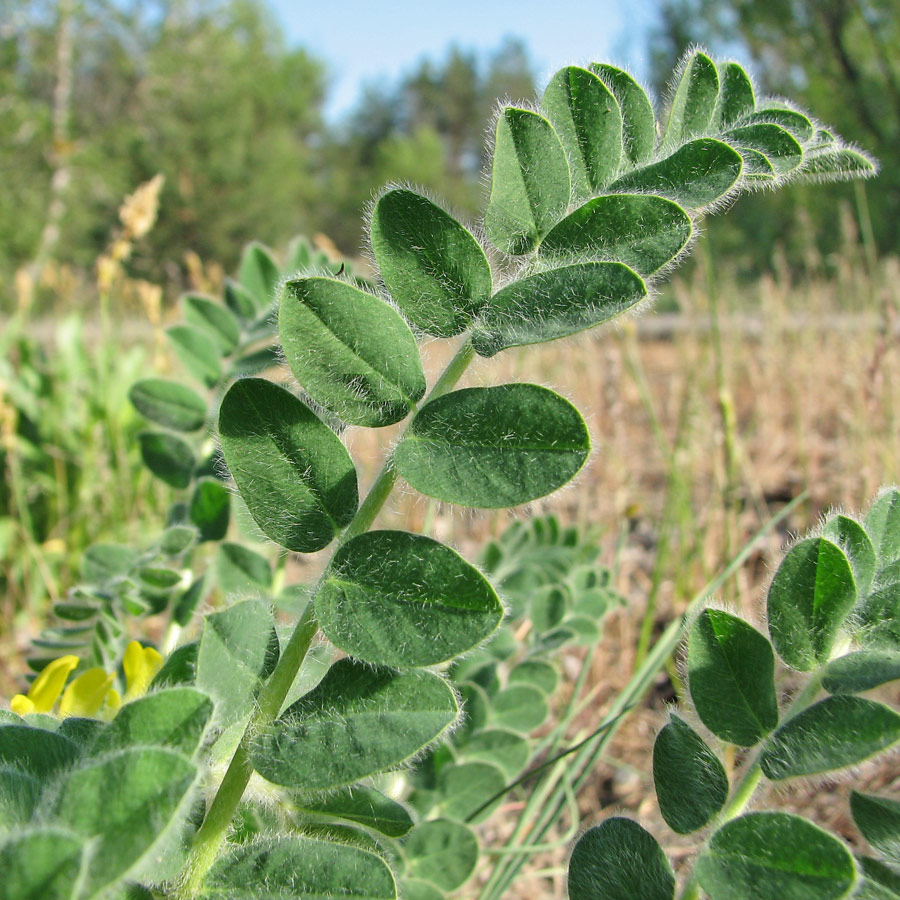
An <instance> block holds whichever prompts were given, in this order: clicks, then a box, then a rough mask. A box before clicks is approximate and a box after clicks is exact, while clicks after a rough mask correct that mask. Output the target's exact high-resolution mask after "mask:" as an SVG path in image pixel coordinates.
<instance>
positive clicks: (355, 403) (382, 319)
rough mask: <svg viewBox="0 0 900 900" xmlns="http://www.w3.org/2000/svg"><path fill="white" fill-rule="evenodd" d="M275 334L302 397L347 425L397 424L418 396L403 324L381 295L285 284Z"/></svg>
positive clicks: (421, 382) (327, 283)
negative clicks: (276, 333) (301, 389)
mask: <svg viewBox="0 0 900 900" xmlns="http://www.w3.org/2000/svg"><path fill="white" fill-rule="evenodd" d="M278 331H279V334H280V335H281V346H282V348H283V349H284V355H285V358H286V359H287V361H288V365H289V366H290V367H291V371H292V372H293V373H294V375H295V376H296V378H297V380H298V381H299V382H300V384H302V385H303V387H304V388H305V389H306V391H307V393H308V394H309V395H310V396H311V397H312V398H313V400H315V401H316V402H317V403H320V404H321V405H322V406H324V407H325V408H326V409H328V410H331V412H333V413H335V415H337V416H339V417H340V418H341V419H343V420H344V421H345V422H349V423H350V424H352V425H365V426H368V427H371V428H378V427H381V426H383V425H391V424H393V423H394V422H399V421H400V420H401V419H404V418H406V416H407V415H409V411H410V410H411V409H412V408H413V407H414V406H415V404H416V401H418V400H420V399H421V397H422V395H423V394H424V393H425V373H424V372H423V371H422V361H421V359H420V358H419V349H418V347H417V346H416V340H415V338H414V337H413V334H412V332H411V331H410V330H409V326H408V325H407V324H406V322H404V321H403V318H402V317H401V315H400V314H399V313H398V312H397V311H396V310H395V309H394V308H393V307H391V306H389V305H388V304H387V303H385V302H384V301H383V300H382V299H381V298H380V297H376V296H374V295H373V294H369V293H367V292H366V291H361V290H360V289H359V288H356V287H353V285H350V284H347V283H346V282H343V281H338V280H336V279H334V278H298V279H296V280H294V281H289V282H287V284H285V286H284V289H283V290H282V293H281V305H280V307H279V311H278Z"/></svg>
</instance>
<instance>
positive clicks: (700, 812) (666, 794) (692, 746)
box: [653, 715, 728, 834]
mask: <svg viewBox="0 0 900 900" xmlns="http://www.w3.org/2000/svg"><path fill="white" fill-rule="evenodd" d="M653 781H654V783H655V785H656V797H657V799H658V800H659V810H660V812H661V813H662V816H663V818H664V819H665V820H666V824H667V825H668V826H669V827H670V828H671V829H672V830H673V831H677V832H678V834H690V833H691V832H692V831H696V830H697V829H698V828H702V827H703V826H704V825H705V824H706V823H707V822H708V821H709V820H710V819H711V818H712V817H713V816H714V815H715V814H716V813H717V812H718V811H719V810H720V809H721V808H722V807H723V806H724V805H725V801H726V800H727V799H728V776H727V775H726V774H725V769H724V767H723V766H722V763H720V762H719V759H718V757H717V756H716V755H715V754H714V753H713V752H712V750H710V749H709V747H708V746H707V745H706V742H705V741H704V740H703V738H701V737H700V735H699V734H697V732H696V731H694V729H693V728H691V726H690V725H688V723H687V722H685V721H684V719H681V718H679V717H678V716H676V715H673V716H672V717H671V719H670V720H669V723H668V725H666V726H665V728H663V730H662V731H660V733H659V734H658V735H657V737H656V743H655V744H654V746H653Z"/></svg>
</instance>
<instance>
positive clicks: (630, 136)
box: [590, 63, 656, 166]
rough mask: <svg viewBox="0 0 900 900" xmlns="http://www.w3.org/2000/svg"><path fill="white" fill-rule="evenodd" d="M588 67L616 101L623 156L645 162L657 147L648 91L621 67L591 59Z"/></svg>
mask: <svg viewBox="0 0 900 900" xmlns="http://www.w3.org/2000/svg"><path fill="white" fill-rule="evenodd" d="M590 69H591V71H592V72H593V73H594V74H595V75H597V76H598V77H599V78H600V80H601V81H602V82H603V83H604V84H605V85H606V86H607V87H608V88H609V89H610V91H612V94H613V96H614V97H615V98H616V101H617V102H618V104H619V109H620V110H621V113H622V144H623V149H624V152H625V156H626V158H627V159H628V161H629V162H630V163H631V164H632V165H635V166H637V165H640V164H642V163H644V162H646V161H647V160H648V159H650V157H652V156H653V150H654V148H655V147H656V116H655V115H654V114H653V104H652V103H651V102H650V98H649V97H648V96H647V92H646V91H645V90H644V89H643V88H642V87H641V86H640V85H639V84H638V83H637V82H636V81H635V80H634V78H632V77H631V75H629V74H628V72H626V71H625V70H624V69H617V68H616V67H615V66H610V65H605V64H603V63H592V64H591V67H590Z"/></svg>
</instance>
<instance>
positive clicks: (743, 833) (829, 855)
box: [694, 812, 857, 900]
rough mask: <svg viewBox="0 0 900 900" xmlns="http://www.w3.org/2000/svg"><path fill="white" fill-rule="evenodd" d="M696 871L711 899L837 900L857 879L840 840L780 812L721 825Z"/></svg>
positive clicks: (750, 815) (755, 814)
mask: <svg viewBox="0 0 900 900" xmlns="http://www.w3.org/2000/svg"><path fill="white" fill-rule="evenodd" d="M694 871H695V872H696V874H697V878H698V880H699V881H700V885H701V886H702V887H703V890H704V891H706V893H707V894H709V896H710V898H711V900H774V898H776V897H777V898H778V900H839V898H841V897H846V896H847V895H848V894H849V893H850V891H851V890H852V888H853V887H854V885H855V884H856V879H857V876H856V867H855V866H854V864H853V857H852V856H851V855H850V851H849V850H847V848H846V847H845V846H844V845H843V844H842V843H841V842H840V841H839V840H838V839H837V838H836V837H834V836H833V835H831V834H829V833H828V832H827V831H823V830H822V829H821V828H818V827H816V826H815V825H813V824H812V822H807V821H806V819H801V818H800V817H799V816H793V815H789V814H787V813H777V812H761V813H750V814H748V815H745V816H742V817H741V818H739V819H735V820H734V821H732V822H729V823H728V824H727V825H724V826H722V828H720V829H719V830H718V831H717V832H716V833H715V834H714V835H713V836H712V838H711V840H710V842H709V846H708V847H707V848H706V849H705V850H704V851H703V853H702V854H701V855H700V858H699V859H698V860H697V864H696V866H695V869H694Z"/></svg>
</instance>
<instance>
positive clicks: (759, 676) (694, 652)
mask: <svg viewBox="0 0 900 900" xmlns="http://www.w3.org/2000/svg"><path fill="white" fill-rule="evenodd" d="M688 677H689V682H688V683H689V687H690V692H691V699H692V700H693V701H694V706H695V707H696V709H697V715H698V716H700V720H701V721H702V722H703V724H704V725H705V726H706V727H707V728H708V729H709V730H710V731H711V732H712V733H713V734H715V735H716V736H717V737H720V738H722V739H723V740H726V741H730V742H731V743H733V744H738V745H739V746H742V747H752V746H753V745H754V744H756V743H757V742H758V741H760V740H761V739H762V738H763V737H765V735H767V734H768V733H769V732H770V731H771V730H772V729H773V728H775V726H776V725H777V724H778V701H777V698H776V695H775V654H774V653H773V652H772V645H771V644H770V643H769V642H768V641H767V640H766V638H765V637H764V636H763V635H762V634H760V633H759V632H758V631H757V630H756V629H755V628H753V627H752V626H751V625H748V624H747V623H746V622H744V621H743V619H739V618H738V617H737V616H733V615H731V614H730V613H726V612H723V611H722V610H718V609H707V610H704V611H703V612H702V613H701V614H700V615H699V616H698V618H697V621H696V622H695V623H694V626H693V628H692V629H691V634H690V640H689V644H688Z"/></svg>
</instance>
